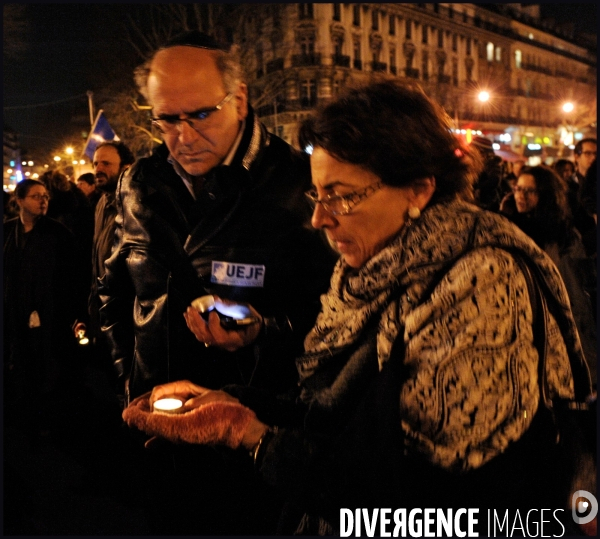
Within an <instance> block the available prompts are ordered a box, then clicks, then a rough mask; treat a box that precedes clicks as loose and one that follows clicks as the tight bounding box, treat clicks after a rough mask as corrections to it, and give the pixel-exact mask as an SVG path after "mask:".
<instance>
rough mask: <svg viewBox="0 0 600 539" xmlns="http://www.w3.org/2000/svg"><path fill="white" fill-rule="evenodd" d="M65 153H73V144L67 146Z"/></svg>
mask: <svg viewBox="0 0 600 539" xmlns="http://www.w3.org/2000/svg"><path fill="white" fill-rule="evenodd" d="M65 153H66V154H67V155H73V148H72V147H71V146H67V147H66V148H65Z"/></svg>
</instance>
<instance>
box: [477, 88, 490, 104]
mask: <svg viewBox="0 0 600 539" xmlns="http://www.w3.org/2000/svg"><path fill="white" fill-rule="evenodd" d="M477 99H479V101H481V102H482V103H487V102H488V101H489V100H490V94H489V92H486V91H485V90H482V91H481V92H479V93H478V94H477Z"/></svg>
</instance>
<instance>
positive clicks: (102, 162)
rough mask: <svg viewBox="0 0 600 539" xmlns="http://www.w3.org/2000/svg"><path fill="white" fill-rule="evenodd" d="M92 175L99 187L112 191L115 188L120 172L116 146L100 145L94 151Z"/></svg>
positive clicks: (119, 159) (119, 160)
mask: <svg viewBox="0 0 600 539" xmlns="http://www.w3.org/2000/svg"><path fill="white" fill-rule="evenodd" d="M92 166H93V167H94V175H95V177H96V185H97V186H98V188H99V189H101V190H102V191H106V192H112V191H114V190H115V189H116V188H117V182H118V180H119V176H120V174H121V172H122V169H121V158H120V157H119V152H118V151H117V149H116V148H113V147H112V146H102V147H101V148H98V149H97V150H96V151H95V152H94V160H93V162H92Z"/></svg>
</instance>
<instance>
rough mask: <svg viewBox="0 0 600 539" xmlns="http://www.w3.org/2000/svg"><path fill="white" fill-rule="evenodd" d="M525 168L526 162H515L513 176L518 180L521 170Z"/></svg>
mask: <svg viewBox="0 0 600 539" xmlns="http://www.w3.org/2000/svg"><path fill="white" fill-rule="evenodd" d="M524 166H525V161H515V162H514V163H513V167H512V168H513V174H514V175H515V176H516V177H517V178H518V177H519V174H520V173H521V169H522V168H523V167H524Z"/></svg>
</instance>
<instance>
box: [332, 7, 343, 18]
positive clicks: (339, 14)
mask: <svg viewBox="0 0 600 539" xmlns="http://www.w3.org/2000/svg"><path fill="white" fill-rule="evenodd" d="M333 20H334V21H338V22H340V21H341V20H342V6H341V4H333Z"/></svg>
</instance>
